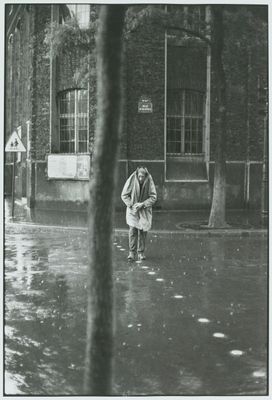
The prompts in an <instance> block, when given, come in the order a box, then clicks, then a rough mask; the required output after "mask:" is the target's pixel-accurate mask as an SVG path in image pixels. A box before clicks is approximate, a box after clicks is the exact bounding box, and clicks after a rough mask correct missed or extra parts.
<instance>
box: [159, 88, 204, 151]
mask: <svg viewBox="0 0 272 400" xmlns="http://www.w3.org/2000/svg"><path fill="white" fill-rule="evenodd" d="M203 110H204V94H203V93H201V92H198V91H196V90H188V89H169V90H168V93H167V143H166V152H167V154H168V155H177V156H181V155H186V154H188V155H189V154H190V155H192V154H201V153H203V149H202V147H203V123H204V122H203V121H204V112H203Z"/></svg>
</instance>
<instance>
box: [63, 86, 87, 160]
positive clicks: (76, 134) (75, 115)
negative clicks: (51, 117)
mask: <svg viewBox="0 0 272 400" xmlns="http://www.w3.org/2000/svg"><path fill="white" fill-rule="evenodd" d="M83 90H84V91H86V94H87V111H86V113H80V114H85V115H84V116H85V117H86V119H87V126H86V132H87V133H86V147H87V150H86V151H84V152H79V124H78V118H79V112H78V109H79V96H78V94H79V92H80V91H83ZM72 92H74V93H75V98H74V102H75V104H74V113H73V114H71V113H66V114H61V113H60V109H61V106H60V104H61V103H60V102H61V95H63V94H67V93H72ZM57 103H58V136H59V153H60V154H79V155H81V154H90V151H89V107H88V104H89V90H88V89H86V88H77V89H68V90H63V91H61V92H59V93H58V102H57ZM71 116H73V120H74V130H73V139H74V140H72V141H71V140H65V141H63V140H61V118H68V117H71ZM62 142H68V143H70V142H74V151H73V152H67V151H65V152H64V151H61V143H62ZM84 142H85V141H84Z"/></svg>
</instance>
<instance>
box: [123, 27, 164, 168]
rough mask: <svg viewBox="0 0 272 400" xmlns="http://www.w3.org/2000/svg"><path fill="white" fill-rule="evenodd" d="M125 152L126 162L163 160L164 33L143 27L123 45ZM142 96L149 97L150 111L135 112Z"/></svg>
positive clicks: (157, 28) (154, 28) (157, 29)
mask: <svg viewBox="0 0 272 400" xmlns="http://www.w3.org/2000/svg"><path fill="white" fill-rule="evenodd" d="M126 55H127V57H126V63H127V88H126V99H127V105H126V107H127V110H126V118H127V135H128V137H127V146H128V148H127V152H128V158H130V159H151V160H152V159H162V158H163V157H164V81H165V77H164V71H165V68H164V31H163V30H162V29H161V28H160V27H158V25H153V24H145V25H143V26H141V27H139V28H138V29H137V30H136V31H134V32H133V33H131V35H130V38H129V41H128V43H127V52H126ZM142 95H146V96H148V97H150V98H151V100H152V103H153V112H152V113H148V114H142V113H138V101H139V98H140V97H141V96H142Z"/></svg>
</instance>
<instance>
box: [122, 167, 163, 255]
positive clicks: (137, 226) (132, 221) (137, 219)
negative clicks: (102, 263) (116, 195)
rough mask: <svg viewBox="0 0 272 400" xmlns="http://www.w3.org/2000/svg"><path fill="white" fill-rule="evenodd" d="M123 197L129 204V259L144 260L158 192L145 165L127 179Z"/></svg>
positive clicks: (127, 212) (126, 203) (127, 204)
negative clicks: (147, 236)
mask: <svg viewBox="0 0 272 400" xmlns="http://www.w3.org/2000/svg"><path fill="white" fill-rule="evenodd" d="M121 198H122V200H123V202H124V203H125V205H126V206H127V211H126V222H127V224H128V225H129V255H128V259H129V260H131V261H132V260H135V258H136V254H137V253H138V259H139V260H140V261H141V260H144V259H145V258H146V257H145V253H144V252H145V240H146V234H147V231H149V230H150V229H151V224H152V205H153V204H154V203H155V202H156V200H157V192H156V188H155V185H154V182H153V179H152V176H151V175H150V173H149V172H148V171H147V169H146V168H145V167H139V168H137V169H136V171H134V172H133V174H131V175H130V177H129V178H128V179H127V181H126V183H125V185H124V188H123V190H122V194H121Z"/></svg>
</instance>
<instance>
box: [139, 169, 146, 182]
mask: <svg viewBox="0 0 272 400" xmlns="http://www.w3.org/2000/svg"><path fill="white" fill-rule="evenodd" d="M138 179H139V182H140V183H143V181H144V179H145V174H143V173H142V172H139V173H138Z"/></svg>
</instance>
